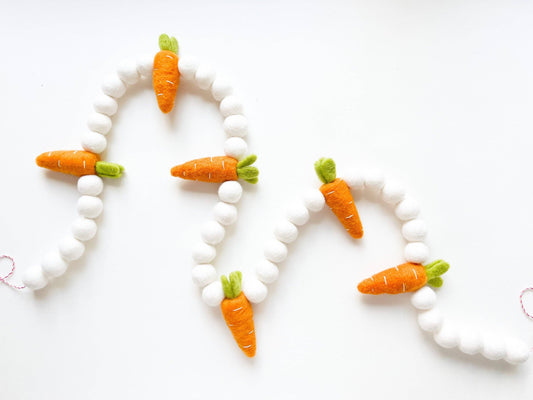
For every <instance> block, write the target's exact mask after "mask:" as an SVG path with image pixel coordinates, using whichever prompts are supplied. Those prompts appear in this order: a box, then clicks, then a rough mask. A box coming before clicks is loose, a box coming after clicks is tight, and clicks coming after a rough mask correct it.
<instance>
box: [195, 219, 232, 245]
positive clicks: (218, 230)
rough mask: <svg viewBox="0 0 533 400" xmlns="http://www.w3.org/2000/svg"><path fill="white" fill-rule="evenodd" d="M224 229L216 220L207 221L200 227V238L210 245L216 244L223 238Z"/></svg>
mask: <svg viewBox="0 0 533 400" xmlns="http://www.w3.org/2000/svg"><path fill="white" fill-rule="evenodd" d="M225 233H226V230H225V229H224V227H223V226H222V225H220V224H219V223H218V222H216V221H208V222H206V223H205V224H204V225H203V227H202V232H201V235H202V240H203V241H204V242H206V243H207V244H210V245H213V246H215V245H217V244H219V243H220V242H222V240H224V235H225Z"/></svg>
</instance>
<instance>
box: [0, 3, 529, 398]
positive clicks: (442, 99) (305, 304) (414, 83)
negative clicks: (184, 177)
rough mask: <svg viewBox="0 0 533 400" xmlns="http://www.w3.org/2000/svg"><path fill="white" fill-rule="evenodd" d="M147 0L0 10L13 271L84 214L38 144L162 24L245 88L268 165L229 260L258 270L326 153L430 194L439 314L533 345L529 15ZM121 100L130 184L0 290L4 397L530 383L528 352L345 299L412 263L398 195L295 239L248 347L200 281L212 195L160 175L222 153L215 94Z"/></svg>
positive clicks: (426, 6)
mask: <svg viewBox="0 0 533 400" xmlns="http://www.w3.org/2000/svg"><path fill="white" fill-rule="evenodd" d="M28 3H31V4H28ZM157 3H158V2H153V3H152V4H150V6H147V5H146V4H140V3H128V4H127V7H126V6H125V3H123V2H116V4H113V3H111V2H109V1H106V2H103V1H95V2H91V5H90V6H89V5H84V4H82V3H76V4H74V3H72V2H67V1H58V2H56V4H55V5H54V6H53V7H52V6H51V5H50V4H48V3H46V2H37V1H34V2H10V3H7V2H5V4H3V6H2V12H1V13H0V32H1V33H2V35H0V44H1V48H2V51H3V53H4V54H5V55H6V56H8V57H9V60H11V61H10V62H4V63H2V64H0V65H1V66H0V72H1V73H0V87H2V94H1V95H0V102H1V103H0V104H1V106H2V110H3V113H2V118H1V119H0V132H2V134H1V136H0V144H1V145H2V149H3V151H2V157H1V159H0V170H1V171H4V172H3V173H2V184H3V188H4V190H3V194H2V206H3V210H4V211H3V212H2V213H1V217H0V221H1V227H2V229H1V230H0V239H1V240H0V243H1V246H0V247H1V249H0V251H1V253H7V254H10V255H13V256H14V257H15V259H16V261H17V266H18V270H17V272H18V273H19V275H18V276H20V273H21V272H22V271H23V269H24V268H26V267H27V266H29V265H33V264H35V263H38V262H39V260H40V259H41V257H42V256H43V255H44V254H46V252H47V251H49V250H50V249H53V248H54V247H55V246H56V244H57V242H58V240H59V239H61V238H62V237H63V236H64V235H65V234H67V233H68V232H69V229H70V224H71V222H72V220H73V219H74V217H75V216H76V200H77V197H78V194H77V190H76V179H75V178H73V177H66V176H60V175H58V174H54V173H47V172H45V171H43V170H40V169H38V168H37V167H35V164H34V158H35V156H37V155H38V154H40V153H41V152H43V151H46V150H56V149H62V148H64V149H68V148H75V147H77V146H78V143H79V136H80V134H81V133H82V132H84V131H85V130H86V129H87V128H86V127H85V123H86V120H87V117H88V115H89V113H90V112H91V111H92V104H93V101H94V99H95V97H96V95H97V93H98V88H99V87H100V85H101V83H102V80H103V77H104V76H106V74H108V73H115V71H116V68H117V66H118V65H119V63H120V62H121V61H122V60H123V59H127V58H136V57H138V56H139V55H141V54H144V53H150V52H155V50H156V49H157V36H158V35H159V33H161V32H163V31H166V32H168V33H173V34H175V35H176V36H177V37H178V38H179V40H180V45H181V48H182V51H183V54H186V53H190V54H193V55H195V56H197V57H198V59H199V60H200V61H201V62H202V63H206V64H209V65H213V67H215V68H216V70H217V73H220V74H221V75H222V74H223V75H224V76H227V77H228V79H231V81H232V82H233V83H234V85H235V86H234V88H235V91H236V94H238V95H239V98H242V99H243V104H244V106H245V108H246V115H247V117H248V120H249V122H250V134H249V139H250V142H249V146H250V151H253V152H256V153H257V154H258V156H259V159H258V161H257V166H258V168H260V170H261V175H260V184H259V185H258V186H257V187H253V188H250V186H249V185H246V188H245V193H244V194H243V198H242V200H241V202H240V203H239V215H240V218H239V221H238V222H237V224H236V225H235V226H232V227H231V229H229V230H228V238H227V240H226V241H225V243H224V245H223V246H222V247H221V248H220V251H219V255H218V257H217V259H216V267H217V269H218V271H219V272H221V273H228V272H230V271H231V270H234V269H237V268H241V269H243V270H245V271H249V272H252V271H253V268H254V266H255V265H256V263H257V262H259V261H260V260H261V257H262V248H263V245H264V242H265V240H266V239H267V238H269V237H271V235H272V230H273V228H274V223H275V221H277V219H278V218H280V217H283V215H284V210H285V207H286V206H287V205H288V204H289V202H290V201H292V200H294V199H300V198H301V194H302V193H303V192H305V190H306V189H307V188H308V187H309V186H310V185H318V181H317V179H316V178H315V176H314V171H313V162H314V161H315V160H316V159H317V158H319V157H321V156H331V157H333V158H335V160H336V161H337V163H338V170H339V174H342V171H343V170H348V169H350V168H354V169H358V170H367V169H372V168H379V169H381V170H383V172H384V173H385V176H387V177H394V178H398V179H399V180H401V182H403V183H404V185H405V187H406V189H407V192H408V193H409V194H410V195H413V196H414V197H415V198H416V199H417V200H418V201H419V202H420V204H421V206H422V209H423V212H424V219H425V220H426V221H427V223H428V227H429V235H428V241H429V243H430V245H431V252H432V256H434V257H442V258H444V259H446V260H447V261H449V262H450V264H451V269H450V271H449V272H448V273H447V274H446V275H445V276H444V280H445V283H444V286H443V288H442V289H440V290H439V291H438V297H439V308H440V309H441V311H442V312H443V314H444V315H445V316H446V318H447V319H449V320H451V321H453V322H454V323H455V324H456V326H457V327H458V328H460V327H462V326H463V325H465V326H472V327H474V328H478V329H479V330H480V331H485V330H491V331H495V332H496V333H499V334H502V335H511V336H515V335H516V336H519V337H522V338H524V339H526V340H527V341H528V343H530V344H531V345H533V329H532V323H531V322H530V321H528V320H526V319H525V318H524V317H523V316H522V314H521V311H520V308H519V305H518V294H519V293H520V290H521V289H522V288H523V287H525V286H530V285H531V284H532V283H533V281H532V279H533V277H532V275H531V263H530V250H529V249H530V247H531V243H532V240H533V235H532V234H531V230H530V229H529V227H530V226H531V224H532V223H533V208H532V207H531V204H530V203H531V201H530V199H531V198H532V196H533V191H532V190H533V189H532V186H531V185H528V184H523V182H527V181H528V179H529V178H530V171H531V170H532V167H533V159H531V157H530V149H531V146H532V144H533V143H532V142H533V139H532V138H533V136H532V129H533V120H532V118H531V115H532V114H531V110H532V109H533V96H532V93H533V79H532V78H531V77H532V71H533V45H532V42H531V40H530V39H531V37H532V35H533V24H531V21H532V19H533V5H531V4H528V3H526V2H524V1H506V2H502V1H495V0H493V1H464V0H460V1H459V0H456V1H451V2H443V1H426V0H418V1H411V2H398V1H393V0H382V1H378V2H369V1H347V0H346V1H328V2H326V1H321V2H318V1H306V2H294V3H292V4H288V3H287V2H278V1H274V2H269V3H268V5H266V4H265V5H262V6H260V5H255V6H254V5H253V4H250V2H244V1H243V2H242V3H239V2H235V3H224V2H215V1H213V2H211V3H209V4H208V3H207V2H202V1H198V2H194V3H193V2H179V1H172V2H171V1H167V2H164V3H163V2H160V3H161V4H159V5H157ZM125 7H126V8H125ZM126 9H127V10H128V16H127V17H125V14H124V11H125V10H126ZM119 103H120V108H119V111H118V114H117V115H115V116H114V117H113V118H112V119H113V130H112V132H111V133H110V135H109V136H108V139H109V147H108V151H107V152H106V154H105V155H106V157H105V158H106V159H107V160H108V161H116V162H120V163H122V164H124V165H125V167H126V174H125V176H124V178H123V179H121V180H120V181H109V180H108V182H109V184H108V185H106V188H105V189H104V193H103V195H102V198H103V200H104V201H105V203H106V210H105V211H104V213H103V214H102V216H101V217H100V218H99V221H100V224H99V228H100V229H99V233H98V235H97V237H96V238H95V239H94V240H93V241H91V242H89V243H88V244H87V254H86V255H85V256H84V257H83V258H82V259H81V260H79V261H76V262H73V263H72V264H71V266H70V268H69V269H68V271H67V272H66V273H65V275H64V276H62V277H61V278H59V279H57V280H55V281H54V282H52V283H51V284H50V286H49V287H47V288H46V289H44V290H43V291H42V292H41V293H38V294H36V295H35V296H32V295H23V296H21V295H20V294H19V293H16V292H14V291H12V290H10V289H9V288H7V287H4V286H1V287H0V304H2V312H3V318H2V324H1V326H0V338H1V341H0V343H1V344H0V377H1V378H0V380H1V383H2V384H1V385H0V397H1V398H2V399H9V400H19V399H23V400H27V399H32V400H33V399H39V400H40V399H48V398H50V399H54V400H63V399H69V400H70V399H72V398H75V399H77V400H86V399H87V400H88V399H91V400H92V399H108V398H128V399H146V398H156V397H157V398H162V399H167V398H168V399H170V398H186V399H204V398H210V397H215V396H216V397H217V398H219V399H229V398H239V399H240V398H242V399H248V398H255V399H272V398H277V399H300V398H309V399H315V398H335V399H353V398H354V397H356V396H357V397H365V396H366V397H368V396H370V395H372V394H375V392H373V391H374V390H375V388H376V387H379V388H380V395H381V396H382V397H386V396H392V397H394V398H396V399H406V398H410V399H417V398H420V399H422V398H424V399H425V398H427V396H428V393H431V396H432V398H433V399H436V400H440V399H449V398H463V397H464V396H465V393H468V395H469V396H470V397H471V398H484V397H485V398H490V399H509V398H513V399H523V398H529V397H531V396H532V395H533V380H531V374H532V372H533V361H531V360H530V361H528V362H527V363H526V364H525V365H522V366H518V367H513V366H510V365H507V364H506V363H505V362H503V361H489V360H486V359H485V358H484V357H483V356H481V355H476V356H468V355H464V354H462V353H461V352H460V351H459V350H458V349H454V350H447V349H442V348H440V347H439V346H438V345H436V344H435V343H434V342H433V340H432V338H431V337H430V336H429V334H427V333H424V332H422V331H421V330H420V329H419V327H418V324H417V320H416V312H415V309H414V308H413V307H411V305H410V304H409V296H399V297H394V298H393V297H386V296H383V297H376V298H374V297H363V296H362V295H359V294H358V293H357V292H356V289H355V287H356V284H357V283H358V282H359V281H360V280H361V279H363V278H366V277H367V276H370V275H371V274H373V273H375V272H377V271H378V270H380V269H383V268H388V267H390V266H394V265H396V264H398V263H399V262H401V261H402V250H403V245H404V242H403V240H402V237H401V234H400V229H401V224H400V223H399V222H398V221H396V220H395V218H394V216H393V215H394V213H393V210H392V208H387V207H385V206H381V205H378V204H377V203H374V202H370V201H368V199H367V198H366V197H365V198H363V199H358V200H357V204H358V206H359V211H360V214H361V218H362V220H363V224H364V228H365V239H363V240H362V241H357V242H356V241H354V240H353V239H351V238H350V237H349V236H348V235H346V233H345V232H344V231H343V229H342V227H340V226H339V223H338V221H337V220H336V218H335V217H334V216H333V215H331V213H330V212H329V211H328V210H327V209H325V210H323V211H322V212H320V213H318V214H317V215H312V217H311V220H310V223H309V224H307V225H306V226H304V227H303V228H302V229H301V232H300V235H299V239H298V241H297V242H296V243H294V244H293V245H290V252H289V253H290V255H289V257H288V258H287V260H286V261H285V262H284V263H283V264H281V265H280V276H279V279H278V280H277V282H276V283H275V284H274V285H270V286H269V295H268V298H267V299H266V301H264V302H263V303H261V304H260V305H257V306H255V307H254V310H255V324H256V331H257V341H258V342H257V345H258V350H257V356H256V357H255V359H253V360H248V359H246V358H245V357H244V356H243V355H242V354H241V352H240V351H239V350H238V348H237V346H236V344H235V343H234V341H233V338H232V337H231V335H230V333H229V331H228V329H227V327H226V326H225V324H224V321H223V319H222V317H221V315H220V312H219V310H218V309H217V308H210V307H207V306H206V305H205V304H204V303H203V301H202V299H201V292H200V290H199V289H198V288H197V287H195V285H193V284H192V282H191V278H190V269H191V268H192V261H191V258H190V249H191V246H192V245H193V244H194V243H195V242H197V241H198V240H199V239H200V228H201V226H202V223H203V222H205V221H206V220H207V219H208V218H209V212H210V210H211V209H212V207H213V205H214V204H215V203H216V201H217V192H216V190H217V188H216V185H215V186H213V185H209V184H202V183H197V184H193V183H192V182H182V181H178V180H177V179H175V178H172V177H171V176H170V174H169V169H170V167H171V166H173V165H175V164H178V163H180V162H183V161H187V160H189V159H192V158H195V157H203V156H208V155H217V154H222V153H223V150H222V149H223V144H224V139H225V134H224V132H223V127H222V118H221V117H220V115H219V114H218V111H217V108H216V107H217V105H216V104H215V102H214V101H213V100H212V99H211V95H210V94H209V93H206V92H200V91H193V90H191V86H190V84H188V83H187V82H183V86H182V87H181V89H180V91H179V94H178V98H177V102H176V107H175V110H174V111H173V112H172V113H171V114H170V115H163V114H162V113H161V112H160V111H159V109H158V107H157V103H156V99H155V97H154V95H153V93H152V92H151V89H150V85H149V84H147V83H139V84H138V86H137V87H135V88H134V89H132V90H130V91H128V93H127V94H126V95H125V96H124V97H123V98H122V99H120V101H119ZM51 118H52V119H51ZM299 146H301V147H299ZM148 163H149V165H150V167H149V168H147V165H148ZM421 366H423V368H421ZM458 376H460V377H461V379H457V377H458ZM206 377H207V378H209V385H206V384H205V383H206ZM266 377H268V381H269V382H273V384H272V385H268V386H267V385H264V382H265V379H266ZM436 377H438V387H439V388H440V389H441V390H440V391H435V390H434V389H435V379H436ZM413 379H414V380H413ZM235 380H237V381H238V391H237V393H236V394H235V392H234V391H232V390H229V389H228V382H230V381H232V382H234V381H235ZM383 382H386V383H387V384H386V385H383ZM413 382H414V383H413ZM415 384H416V385H417V389H416V391H415V390H414V389H412V388H413V387H414V385H415ZM378 385H379V386H378ZM258 388H260V390H258ZM399 388H400V389H401V390H399Z"/></svg>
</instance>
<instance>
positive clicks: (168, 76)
mask: <svg viewBox="0 0 533 400" xmlns="http://www.w3.org/2000/svg"><path fill="white" fill-rule="evenodd" d="M152 79H153V85H154V91H155V95H156V97H157V103H158V104H159V108H160V109H161V111H163V112H164V113H165V114H166V113H169V112H170V111H172V109H173V108H174V101H175V100H176V93H177V91H178V86H179V84H180V73H179V70H178V55H177V54H176V53H174V52H172V51H169V50H161V51H160V52H158V53H157V54H156V55H155V58H154V72H153V75H152Z"/></svg>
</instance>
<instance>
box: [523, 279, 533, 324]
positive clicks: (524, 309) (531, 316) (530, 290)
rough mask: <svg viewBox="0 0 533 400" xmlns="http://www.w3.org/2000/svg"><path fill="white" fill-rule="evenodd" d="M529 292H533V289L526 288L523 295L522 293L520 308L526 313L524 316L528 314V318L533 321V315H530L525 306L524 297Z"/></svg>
mask: <svg viewBox="0 0 533 400" xmlns="http://www.w3.org/2000/svg"><path fill="white" fill-rule="evenodd" d="M527 292H533V287H528V288H525V289H524V290H522V293H520V307H522V311H523V312H524V314H526V316H527V317H528V318H530V319H533V315H531V314H530V313H528V312H527V310H526V307H525V306H524V295H525V294H526V293H527Z"/></svg>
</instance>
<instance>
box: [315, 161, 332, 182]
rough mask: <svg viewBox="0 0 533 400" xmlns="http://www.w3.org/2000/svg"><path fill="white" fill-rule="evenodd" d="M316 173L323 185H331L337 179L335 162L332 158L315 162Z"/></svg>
mask: <svg viewBox="0 0 533 400" xmlns="http://www.w3.org/2000/svg"><path fill="white" fill-rule="evenodd" d="M315 171H316V174H317V175H318V178H319V179H320V180H321V181H322V183H330V182H333V181H334V180H335V179H336V178H337V170H336V167H335V161H333V160H332V159H331V158H325V157H322V158H321V159H319V160H318V161H317V162H315Z"/></svg>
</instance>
